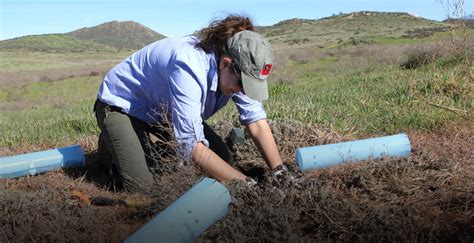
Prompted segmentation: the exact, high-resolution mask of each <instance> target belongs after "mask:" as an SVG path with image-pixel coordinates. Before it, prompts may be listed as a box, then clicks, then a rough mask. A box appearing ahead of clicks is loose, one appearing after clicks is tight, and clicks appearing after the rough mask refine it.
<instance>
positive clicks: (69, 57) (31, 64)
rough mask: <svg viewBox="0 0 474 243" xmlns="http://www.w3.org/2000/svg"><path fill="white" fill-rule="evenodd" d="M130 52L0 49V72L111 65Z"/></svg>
mask: <svg viewBox="0 0 474 243" xmlns="http://www.w3.org/2000/svg"><path fill="white" fill-rule="evenodd" d="M129 54H130V52H129V51H122V52H84V53H66V54H65V53H47V52H25V51H0V73H1V72H10V73H13V72H24V71H41V70H48V69H64V68H78V67H83V66H89V67H90V66H91V65H94V66H100V65H112V64H116V63H118V62H119V61H121V60H122V59H123V58H124V57H126V56H128V55H129Z"/></svg>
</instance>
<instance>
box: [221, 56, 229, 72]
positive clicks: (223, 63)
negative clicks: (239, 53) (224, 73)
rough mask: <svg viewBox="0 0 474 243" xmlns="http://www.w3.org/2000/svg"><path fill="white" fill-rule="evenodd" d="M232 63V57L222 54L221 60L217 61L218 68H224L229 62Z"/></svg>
mask: <svg viewBox="0 0 474 243" xmlns="http://www.w3.org/2000/svg"><path fill="white" fill-rule="evenodd" d="M231 63H232V58H230V57H229V56H226V55H224V56H222V57H221V60H220V62H219V69H221V70H222V69H224V68H226V67H227V66H229V65H230V64H231Z"/></svg>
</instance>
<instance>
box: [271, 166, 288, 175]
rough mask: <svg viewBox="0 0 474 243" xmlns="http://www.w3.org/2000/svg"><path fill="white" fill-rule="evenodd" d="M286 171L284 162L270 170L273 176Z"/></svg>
mask: <svg viewBox="0 0 474 243" xmlns="http://www.w3.org/2000/svg"><path fill="white" fill-rule="evenodd" d="M286 172H288V167H286V165H284V164H281V165H279V166H277V167H275V168H274V169H273V170H272V173H273V176H280V175H282V174H283V173H286Z"/></svg>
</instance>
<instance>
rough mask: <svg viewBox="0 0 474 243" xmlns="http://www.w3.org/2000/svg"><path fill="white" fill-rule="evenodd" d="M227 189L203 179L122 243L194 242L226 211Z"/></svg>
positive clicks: (217, 183)
mask: <svg viewBox="0 0 474 243" xmlns="http://www.w3.org/2000/svg"><path fill="white" fill-rule="evenodd" d="M230 200H231V199H230V194H229V191H228V190H227V188H225V187H224V186H223V185H222V184H220V183H219V182H217V181H216V180H214V179H210V178H203V179H201V180H200V181H199V182H198V183H197V184H195V185H194V186H193V187H192V188H191V189H189V190H188V191H187V192H186V193H184V194H183V195H182V196H181V197H180V198H178V199H177V200H176V201H175V202H173V204H171V205H170V206H169V207H167V208H166V209H165V210H163V211H162V212H160V213H159V214H158V215H157V216H155V218H153V219H152V220H151V221H150V222H148V223H147V224H146V225H145V226H143V227H142V228H141V229H139V230H138V231H137V232H135V233H134V234H133V235H131V236H130V237H129V238H128V239H127V240H126V241H125V242H126V243H132V242H140V243H141V242H173V243H174V242H193V241H195V240H196V239H197V238H198V237H199V236H200V235H201V234H202V233H203V232H204V231H206V230H207V229H208V228H209V227H210V226H212V225H213V224H214V223H215V222H216V221H217V220H219V219H221V218H222V217H224V216H225V215H226V214H227V210H228V206H229V203H230Z"/></svg>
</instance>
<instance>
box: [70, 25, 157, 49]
mask: <svg viewBox="0 0 474 243" xmlns="http://www.w3.org/2000/svg"><path fill="white" fill-rule="evenodd" d="M66 34H67V35H70V36H73V37H75V38H77V39H82V40H89V41H95V42H98V43H102V44H104V45H108V46H112V47H115V48H117V49H134V50H136V49H140V48H142V47H144V46H146V45H148V44H150V43H152V42H154V41H157V40H160V39H163V38H165V37H166V36H164V35H162V34H160V33H157V32H155V31H153V30H151V29H149V28H147V27H145V26H143V25H142V24H139V23H136V22H133V21H126V22H118V21H112V22H107V23H103V24H100V25H97V26H94V27H89V28H82V29H78V30H75V31H72V32H69V33H66Z"/></svg>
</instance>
